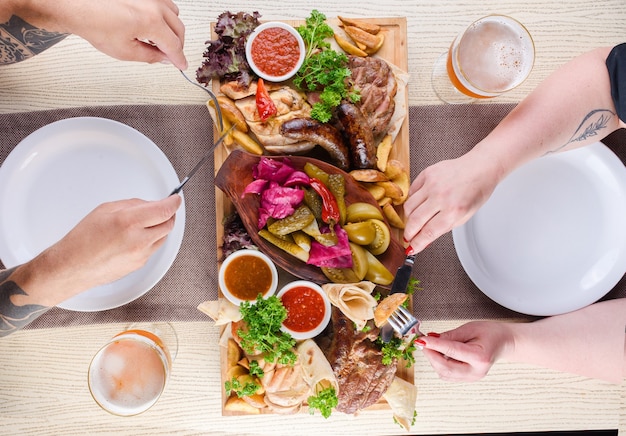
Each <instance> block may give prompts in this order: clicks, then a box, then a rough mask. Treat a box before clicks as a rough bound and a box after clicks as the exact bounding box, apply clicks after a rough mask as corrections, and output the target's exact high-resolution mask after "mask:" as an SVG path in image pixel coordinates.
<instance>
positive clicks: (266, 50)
mask: <svg viewBox="0 0 626 436" xmlns="http://www.w3.org/2000/svg"><path fill="white" fill-rule="evenodd" d="M251 54H252V59H253V61H254V63H255V64H256V66H257V68H258V69H259V70H261V71H263V72H264V73H265V74H268V75H270V76H276V77H278V76H284V75H285V74H287V73H289V72H290V71H292V70H293V69H294V68H295V67H296V64H297V63H298V59H299V58H300V47H299V46H298V40H297V39H296V38H295V36H293V35H292V34H291V33H289V32H288V31H287V30H285V29H281V28H280V27H270V28H267V29H265V30H263V31H261V33H259V34H258V35H257V36H256V38H254V41H252V49H251Z"/></svg>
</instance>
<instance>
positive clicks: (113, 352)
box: [88, 323, 178, 416]
mask: <svg viewBox="0 0 626 436" xmlns="http://www.w3.org/2000/svg"><path fill="white" fill-rule="evenodd" d="M177 351H178V339H177V336H176V332H175V330H174V328H173V327H172V325H171V324H169V323H142V324H133V325H131V326H130V327H129V328H128V329H127V330H125V331H123V332H121V333H119V334H117V335H115V336H114V337H113V338H111V339H110V340H109V341H108V342H107V343H106V344H104V346H103V347H102V348H100V350H99V351H98V352H97V353H96V355H95V356H94V357H93V359H92V360H91V363H90V364H89V374H88V384H89V391H90V392H91V396H92V397H93V399H94V400H95V401H96V403H98V404H99V405H100V407H102V408H103V409H104V410H106V411H107V412H109V413H112V414H114V415H119V416H131V415H137V414H139V413H142V412H145V411H146V410H148V409H149V408H150V407H152V405H154V404H155V403H156V402H157V400H158V399H159V397H160V396H161V393H162V392H163V389H165V384H166V382H167V380H168V379H169V376H170V371H171V368H172V362H173V361H174V359H175V358H176V353H177Z"/></svg>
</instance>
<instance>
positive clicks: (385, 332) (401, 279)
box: [380, 254, 416, 343]
mask: <svg viewBox="0 0 626 436" xmlns="http://www.w3.org/2000/svg"><path fill="white" fill-rule="evenodd" d="M415 256H416V255H415V254H412V255H409V256H407V257H406V258H405V259H404V264H402V265H401V266H400V268H398V271H396V276H395V278H394V279H393V283H392V284H391V291H390V292H389V295H391V294H397V293H398V292H403V293H406V287H407V286H408V284H409V280H410V279H411V273H412V272H413V265H414V264H415ZM392 336H393V327H391V324H389V323H386V324H384V325H383V326H382V327H381V328H380V337H381V339H382V340H383V342H385V343H386V342H389V341H390V340H391V337H392Z"/></svg>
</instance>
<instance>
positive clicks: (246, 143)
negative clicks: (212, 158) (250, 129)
mask: <svg viewBox="0 0 626 436" xmlns="http://www.w3.org/2000/svg"><path fill="white" fill-rule="evenodd" d="M231 135H232V136H233V139H234V140H235V142H236V143H237V144H239V145H240V146H241V147H242V148H243V149H244V150H246V151H247V152H248V153H252V154H257V155H259V156H260V155H262V154H263V147H262V146H261V144H259V143H258V142H256V141H255V140H254V139H252V137H251V136H250V135H248V134H247V133H245V132H242V131H241V130H237V129H235V130H231Z"/></svg>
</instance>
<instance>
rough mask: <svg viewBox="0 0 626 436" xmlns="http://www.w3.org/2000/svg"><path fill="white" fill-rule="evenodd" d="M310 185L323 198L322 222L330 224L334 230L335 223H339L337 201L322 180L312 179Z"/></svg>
mask: <svg viewBox="0 0 626 436" xmlns="http://www.w3.org/2000/svg"><path fill="white" fill-rule="evenodd" d="M309 185H310V186H311V188H313V190H314V191H315V192H317V193H318V194H319V196H320V197H322V221H324V222H325V223H326V224H329V225H330V227H331V230H332V229H333V228H334V225H335V223H337V222H339V206H338V204H337V199H336V198H335V196H334V195H333V193H332V192H330V189H328V187H327V186H326V185H325V184H324V183H322V181H321V180H319V179H316V178H315V177H311V178H310V180H309Z"/></svg>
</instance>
